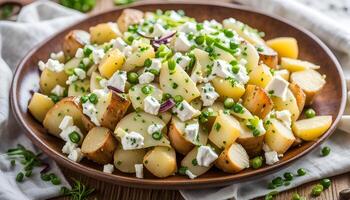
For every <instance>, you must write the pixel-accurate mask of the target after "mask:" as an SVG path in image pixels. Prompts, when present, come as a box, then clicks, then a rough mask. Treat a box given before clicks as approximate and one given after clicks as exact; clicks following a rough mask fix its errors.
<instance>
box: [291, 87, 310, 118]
mask: <svg viewBox="0 0 350 200" xmlns="http://www.w3.org/2000/svg"><path fill="white" fill-rule="evenodd" d="M288 87H289V89H290V91H291V92H292V93H293V95H294V97H295V99H296V101H297V105H298V108H299V112H302V111H303V109H304V106H305V101H306V95H305V93H304V91H303V90H302V89H301V87H299V86H298V85H297V84H295V83H291V84H289V86H288Z"/></svg>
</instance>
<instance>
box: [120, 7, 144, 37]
mask: <svg viewBox="0 0 350 200" xmlns="http://www.w3.org/2000/svg"><path fill="white" fill-rule="evenodd" d="M142 19H143V12H142V11H140V10H136V9H124V10H123V12H122V14H121V15H120V16H119V18H118V20H117V23H118V26H119V30H120V31H121V32H122V33H124V32H125V31H127V30H128V27H129V26H130V25H132V24H137V23H139V22H140V21H141V20H142Z"/></svg>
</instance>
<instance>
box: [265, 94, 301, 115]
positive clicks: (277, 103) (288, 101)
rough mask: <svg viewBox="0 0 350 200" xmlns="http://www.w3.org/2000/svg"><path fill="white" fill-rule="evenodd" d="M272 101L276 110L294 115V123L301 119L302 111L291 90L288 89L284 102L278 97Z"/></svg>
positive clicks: (273, 97) (274, 97)
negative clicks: (286, 111)
mask: <svg viewBox="0 0 350 200" xmlns="http://www.w3.org/2000/svg"><path fill="white" fill-rule="evenodd" d="M271 99H272V101H273V105H274V108H275V110H278V111H282V110H288V111H289V112H290V113H291V114H292V116H291V118H292V121H295V120H297V119H298V118H299V115H300V111H299V107H298V102H297V99H296V97H294V95H293V93H292V92H291V90H290V89H288V91H287V95H286V98H285V99H284V100H283V99H282V98H280V97H276V96H272V97H271Z"/></svg>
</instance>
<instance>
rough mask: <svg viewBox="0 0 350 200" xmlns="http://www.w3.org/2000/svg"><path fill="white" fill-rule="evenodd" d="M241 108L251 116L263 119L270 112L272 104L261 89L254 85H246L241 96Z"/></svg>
mask: <svg viewBox="0 0 350 200" xmlns="http://www.w3.org/2000/svg"><path fill="white" fill-rule="evenodd" d="M243 106H244V107H246V108H247V109H248V110H249V111H250V112H251V113H252V114H253V115H256V116H258V117H259V118H261V119H264V118H265V117H266V115H267V114H268V113H269V112H270V111H271V110H272V108H273V102H272V100H271V98H270V97H269V95H268V94H267V93H266V91H265V90H264V89H263V88H261V87H259V86H256V85H248V86H247V88H246V92H245V94H244V95H243Z"/></svg>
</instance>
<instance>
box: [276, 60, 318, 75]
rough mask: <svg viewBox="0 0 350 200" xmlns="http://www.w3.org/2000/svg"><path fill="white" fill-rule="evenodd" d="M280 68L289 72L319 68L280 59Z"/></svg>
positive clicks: (310, 64) (300, 61)
mask: <svg viewBox="0 0 350 200" xmlns="http://www.w3.org/2000/svg"><path fill="white" fill-rule="evenodd" d="M281 67H282V68H283V69H287V70H288V71H290V72H297V71H303V70H307V69H319V68H320V66H318V65H315V64H313V63H310V62H308V61H303V60H297V59H292V58H285V57H282V58H281Z"/></svg>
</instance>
